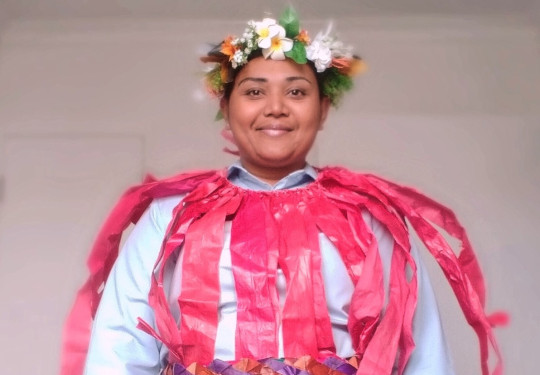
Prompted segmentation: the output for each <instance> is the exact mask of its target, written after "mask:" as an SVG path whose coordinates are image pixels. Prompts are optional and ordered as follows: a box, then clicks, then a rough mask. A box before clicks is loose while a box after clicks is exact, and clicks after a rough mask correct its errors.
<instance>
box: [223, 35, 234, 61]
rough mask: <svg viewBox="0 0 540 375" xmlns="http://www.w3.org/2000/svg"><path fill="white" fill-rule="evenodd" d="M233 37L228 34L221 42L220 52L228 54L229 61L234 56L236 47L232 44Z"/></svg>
mask: <svg viewBox="0 0 540 375" xmlns="http://www.w3.org/2000/svg"><path fill="white" fill-rule="evenodd" d="M232 40H233V37H232V36H228V37H227V38H226V39H225V40H224V41H223V43H222V44H221V53H223V54H224V55H227V56H229V61H231V60H232V59H233V57H234V54H235V52H236V50H237V48H236V47H235V46H234V45H233V44H232Z"/></svg>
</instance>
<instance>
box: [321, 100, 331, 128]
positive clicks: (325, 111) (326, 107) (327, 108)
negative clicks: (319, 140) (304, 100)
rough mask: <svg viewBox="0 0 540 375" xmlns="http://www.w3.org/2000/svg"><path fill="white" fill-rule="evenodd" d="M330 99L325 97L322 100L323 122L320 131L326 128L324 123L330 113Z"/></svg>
mask: <svg viewBox="0 0 540 375" xmlns="http://www.w3.org/2000/svg"><path fill="white" fill-rule="evenodd" d="M330 104H331V103H330V99H329V98H328V97H327V96H323V97H322V99H321V121H320V124H319V130H322V129H323V128H324V123H325V121H326V118H327V117H328V112H329V111H330Z"/></svg>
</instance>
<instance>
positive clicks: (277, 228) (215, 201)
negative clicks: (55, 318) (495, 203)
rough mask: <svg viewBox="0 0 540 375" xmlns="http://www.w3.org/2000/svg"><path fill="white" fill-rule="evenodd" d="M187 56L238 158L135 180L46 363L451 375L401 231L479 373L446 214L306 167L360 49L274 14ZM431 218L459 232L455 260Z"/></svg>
mask: <svg viewBox="0 0 540 375" xmlns="http://www.w3.org/2000/svg"><path fill="white" fill-rule="evenodd" d="M204 61H207V62H213V63H215V66H214V68H213V69H212V70H211V71H210V72H209V73H208V75H207V84H208V86H209V88H210V89H211V92H213V93H214V94H215V95H217V96H218V97H219V98H220V109H221V113H222V115H223V117H224V119H225V121H226V123H227V126H228V127H229V129H230V131H231V133H232V137H233V139H234V142H235V144H236V145H237V147H238V153H239V161H238V162H237V163H235V164H233V165H232V166H230V167H229V168H227V169H226V170H221V171H208V172H193V173H184V174H180V175H178V176H175V177H172V178H170V179H167V180H161V181H155V180H149V181H147V182H146V183H144V184H142V185H140V186H137V187H133V188H131V189H130V190H129V191H128V192H127V193H126V195H125V196H124V197H123V198H122V199H121V200H120V202H119V203H118V205H117V206H116V207H115V209H114V210H113V212H112V214H111V216H110V218H109V219H108V220H107V222H106V223H105V225H104V227H103V228H102V230H101V232H100V235H99V237H98V239H97V241H96V245H95V247H94V249H93V252H92V254H91V256H90V259H89V265H90V269H91V272H92V274H91V276H90V278H89V280H88V282H87V284H86V285H85V286H84V287H83V289H82V290H81V292H80V293H79V296H78V300H77V302H76V304H75V307H74V310H73V313H72V315H71V316H70V319H69V320H68V323H67V327H66V354H65V357H64V367H63V374H65V375H67V374H69V375H73V374H78V373H80V372H81V371H82V370H83V369H82V367H83V366H84V368H85V373H86V374H87V375H101V374H126V375H127V374H130V375H150V374H153V375H157V374H167V375H171V374H172V375H174V374H184V373H186V370H187V371H188V372H191V373H193V374H195V375H199V374H207V373H208V372H209V370H210V371H212V372H215V373H220V374H223V375H229V374H238V373H239V372H240V373H242V372H246V373H255V374H259V373H260V374H263V373H264V374H268V373H272V372H279V373H281V374H284V373H294V374H296V373H299V372H300V371H302V370H304V371H307V372H309V373H310V374H336V373H338V374H339V373H343V374H348V375H352V374H353V373H357V374H365V375H368V374H369V375H373V374H377V375H379V374H381V375H386V374H406V375H428V374H429V375H432V374H438V375H447V374H453V373H454V371H453V369H452V366H451V360H450V358H449V355H448V351H447V348H446V344H445V338H444V333H443V331H442V328H441V322H440V318H439V313H438V310H437V303H436V299H435V296H434V293H433V290H432V288H431V285H430V281H429V277H428V275H427V273H426V271H425V269H424V266H423V263H422V261H421V259H420V256H419V254H418V252H417V250H416V248H415V246H414V243H413V241H411V236H412V233H413V231H415V232H416V234H417V235H418V237H419V238H420V239H421V240H422V242H423V243H424V245H425V246H426V247H427V249H428V250H429V251H430V253H431V254H433V255H434V257H435V259H436V260H437V261H438V262H439V264H440V266H441V267H442V269H443V271H444V273H445V275H446V276H447V278H448V280H449V282H450V284H451V286H452V288H453V290H454V292H455V294H456V296H457V298H458V300H459V302H460V304H461V306H462V308H463V312H464V314H465V316H466V318H467V321H468V322H469V323H470V324H471V325H472V326H473V327H474V329H475V332H476V333H477V334H478V337H479V339H480V346H481V356H482V372H483V374H484V375H487V374H489V373H491V371H490V369H489V366H488V355H489V350H488V349H489V345H491V346H492V347H493V348H494V350H495V352H496V353H497V355H498V350H497V345H496V342H495V340H494V337H493V333H492V330H491V326H492V323H493V320H492V319H490V318H489V317H488V316H487V315H486V314H485V312H484V306H483V304H484V298H485V295H484V294H485V288H484V283H483V278H482V274H481V272H480V268H479V265H478V263H477V261H476V258H475V255H474V253H473V251H472V248H471V246H470V244H469V241H468V239H467V235H466V234H465V232H464V230H463V228H462V227H461V225H460V224H459V222H458V221H457V219H456V218H455V216H454V214H453V213H452V211H450V210H449V209H447V208H445V207H444V206H442V205H440V204H438V203H436V202H434V201H433V200H431V199H429V198H427V197H425V196H423V195H422V194H420V193H418V192H417V191H415V190H414V189H410V188H407V187H402V186H399V185H396V184H394V183H391V182H388V181H386V180H383V179H381V178H378V177H375V176H373V175H363V174H359V173H355V172H351V171H349V170H347V169H345V168H316V167H313V166H311V165H309V164H308V163H307V161H306V156H307V154H308V152H309V150H310V149H311V147H312V145H313V142H314V141H315V138H316V136H317V134H318V132H319V130H321V128H322V126H323V124H324V122H325V120H326V118H327V114H328V111H329V107H330V105H331V104H336V103H337V102H338V101H339V98H340V97H341V95H342V94H343V93H344V92H345V91H346V90H348V89H350V88H351V85H352V80H351V77H352V76H353V75H354V73H356V72H358V71H359V69H360V67H361V62H360V61H361V60H360V59H359V58H358V57H356V56H354V55H353V54H352V53H351V51H350V49H349V48H345V47H344V46H343V44H341V43H340V42H338V41H337V40H336V39H335V38H333V37H332V36H331V35H330V34H329V31H327V32H326V33H320V34H318V35H317V36H316V37H315V38H314V40H313V41H310V39H309V36H308V33H307V32H306V31H304V30H301V29H300V27H299V22H298V18H297V16H296V13H295V12H294V11H293V10H292V9H288V10H286V12H285V13H284V15H283V16H282V17H281V19H280V20H279V23H278V22H276V21H275V20H273V19H269V18H267V19H264V20H263V21H261V22H254V21H251V22H249V23H248V27H247V29H246V31H245V32H244V34H243V36H242V37H241V38H234V37H228V38H226V39H225V40H224V41H223V42H222V43H220V44H219V45H218V46H217V47H216V48H215V49H214V50H213V51H211V52H210V54H209V55H208V56H207V57H206V58H204ZM130 222H137V224H136V226H135V228H134V230H133V232H132V233H131V235H130V237H129V238H128V240H127V241H126V243H125V245H124V249H123V250H122V251H121V252H120V253H118V246H119V241H120V236H121V233H122V231H123V230H125V228H126V227H127V226H128V225H129V223H130ZM438 228H442V229H443V230H444V231H446V232H447V234H448V235H449V236H450V237H453V238H455V239H457V240H458V241H459V242H460V243H461V251H460V254H459V256H456V255H455V254H454V252H453V249H452V247H451V246H450V245H449V244H448V243H447V242H446V241H445V239H444V237H443V235H442V234H441V233H440V232H439V229H438ZM103 283H105V287H104V288H103ZM98 305H99V307H97V306H98ZM96 310H97V311H96ZM94 317H95V319H94V322H93V329H92V334H91V337H88V336H89V332H88V326H89V324H88V323H89V322H88V320H89V319H91V318H94ZM88 341H89V342H88ZM87 347H88V355H87V354H86V348H87ZM500 371H501V365H500V362H498V361H497V362H496V363H495V368H494V370H493V373H494V374H500Z"/></svg>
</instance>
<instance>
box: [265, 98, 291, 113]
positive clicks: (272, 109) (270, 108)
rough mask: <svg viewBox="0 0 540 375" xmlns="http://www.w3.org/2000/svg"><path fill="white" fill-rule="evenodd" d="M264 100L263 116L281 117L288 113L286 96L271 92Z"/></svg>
mask: <svg viewBox="0 0 540 375" xmlns="http://www.w3.org/2000/svg"><path fill="white" fill-rule="evenodd" d="M266 100H267V101H266V107H265V113H264V114H265V116H274V117H281V116H287V115H288V114H289V110H288V107H287V103H286V98H285V97H284V96H283V95H281V94H279V93H273V94H271V95H268V96H267V97H266Z"/></svg>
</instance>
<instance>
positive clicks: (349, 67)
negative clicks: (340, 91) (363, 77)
mask: <svg viewBox="0 0 540 375" xmlns="http://www.w3.org/2000/svg"><path fill="white" fill-rule="evenodd" d="M332 66H333V67H334V68H336V69H337V70H339V71H340V72H341V73H342V74H345V75H348V76H349V77H352V76H355V75H357V74H361V73H364V72H365V71H366V69H367V65H366V63H365V62H364V61H363V60H361V59H360V58H358V57H353V58H352V59H347V58H345V57H336V58H334V59H332Z"/></svg>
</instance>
